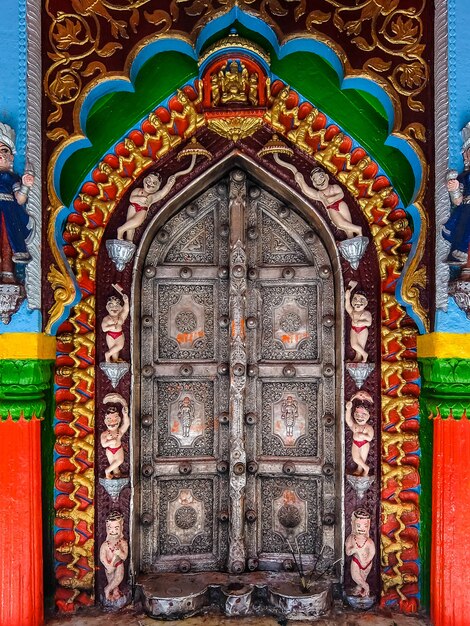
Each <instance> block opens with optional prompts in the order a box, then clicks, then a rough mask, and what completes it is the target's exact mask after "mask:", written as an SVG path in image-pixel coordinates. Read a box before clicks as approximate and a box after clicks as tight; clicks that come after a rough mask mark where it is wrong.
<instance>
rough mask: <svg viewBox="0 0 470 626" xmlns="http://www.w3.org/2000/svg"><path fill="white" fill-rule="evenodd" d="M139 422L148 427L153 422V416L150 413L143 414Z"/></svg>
mask: <svg viewBox="0 0 470 626" xmlns="http://www.w3.org/2000/svg"><path fill="white" fill-rule="evenodd" d="M140 423H141V424H142V426H143V427H144V428H150V426H152V424H153V416H152V415H148V414H147V415H143V416H142V418H141V420H140Z"/></svg>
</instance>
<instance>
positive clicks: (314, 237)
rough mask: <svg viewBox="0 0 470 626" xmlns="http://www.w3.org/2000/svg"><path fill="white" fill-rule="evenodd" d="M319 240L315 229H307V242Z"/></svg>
mask: <svg viewBox="0 0 470 626" xmlns="http://www.w3.org/2000/svg"><path fill="white" fill-rule="evenodd" d="M316 240H317V233H316V232H315V231H314V230H307V231H306V232H305V233H304V241H305V243H315V242H316Z"/></svg>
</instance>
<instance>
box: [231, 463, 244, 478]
mask: <svg viewBox="0 0 470 626" xmlns="http://www.w3.org/2000/svg"><path fill="white" fill-rule="evenodd" d="M233 473H234V474H236V475H237V476H241V475H242V474H244V473H245V464H244V463H240V462H239V463H235V464H234V466H233Z"/></svg>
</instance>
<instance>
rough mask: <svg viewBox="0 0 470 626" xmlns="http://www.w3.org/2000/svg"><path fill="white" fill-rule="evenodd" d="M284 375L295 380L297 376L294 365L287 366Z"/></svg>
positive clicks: (283, 371) (283, 370)
mask: <svg viewBox="0 0 470 626" xmlns="http://www.w3.org/2000/svg"><path fill="white" fill-rule="evenodd" d="M282 373H283V374H284V376H285V377H286V378H293V377H294V376H295V373H296V370H295V367H294V366H293V365H286V366H285V367H284V368H283V369H282Z"/></svg>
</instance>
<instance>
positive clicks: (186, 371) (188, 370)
mask: <svg viewBox="0 0 470 626" xmlns="http://www.w3.org/2000/svg"><path fill="white" fill-rule="evenodd" d="M192 373H193V367H192V365H188V364H187V363H186V364H185V365H182V366H181V367H180V374H181V376H191V375H192Z"/></svg>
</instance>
